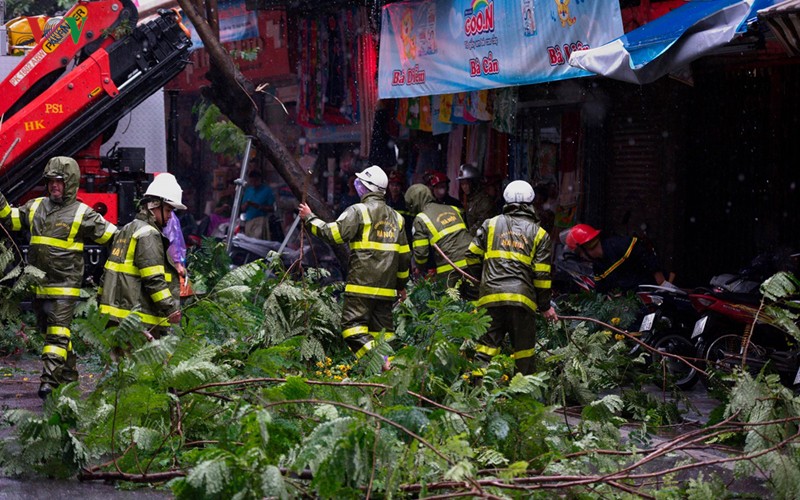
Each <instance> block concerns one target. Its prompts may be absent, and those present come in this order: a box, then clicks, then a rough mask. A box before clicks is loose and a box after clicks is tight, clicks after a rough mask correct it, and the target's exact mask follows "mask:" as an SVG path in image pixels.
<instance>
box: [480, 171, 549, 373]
mask: <svg viewBox="0 0 800 500" xmlns="http://www.w3.org/2000/svg"><path fill="white" fill-rule="evenodd" d="M503 198H504V200H505V202H506V204H505V206H504V207H503V213H502V214H501V215H498V216H496V217H493V218H491V219H489V220H487V221H485V222H484V223H483V225H482V226H481V227H480V229H478V231H477V234H476V235H475V238H474V239H473V240H472V243H470V246H469V254H468V255H469V256H468V261H470V263H472V262H477V261H480V260H482V261H483V272H482V274H481V285H480V298H479V299H478V306H479V307H483V308H485V309H486V312H487V314H488V315H489V317H490V318H491V320H492V322H491V324H490V325H489V329H488V331H487V332H486V334H485V335H483V336H482V337H481V338H480V339H478V342H477V346H476V348H475V350H476V353H477V354H476V357H477V358H478V360H480V361H483V362H486V363H488V362H489V361H490V360H491V358H492V357H494V356H496V355H497V354H499V353H500V345H501V343H502V341H503V338H504V337H505V334H506V333H509V334H510V335H511V345H512V346H513V349H514V353H513V357H514V360H515V363H516V369H517V371H518V372H520V373H522V374H523V375H529V374H531V373H533V371H534V357H533V355H534V348H535V346H536V330H535V319H534V314H535V313H536V312H537V311H541V312H542V314H543V315H544V317H545V318H546V319H548V320H550V321H557V320H558V315H557V314H556V312H555V310H554V309H553V307H552V306H551V305H550V295H551V290H550V286H551V266H550V253H551V245H550V236H549V235H548V234H547V231H545V230H544V229H543V228H542V227H541V226H540V225H539V218H538V217H537V216H536V213H535V212H534V210H533V198H534V193H533V188H532V187H531V185H530V184H528V183H527V182H525V181H513V182H511V183H510V184H509V185H508V186H507V187H506V189H505V191H504V192H503ZM475 374H476V375H482V374H483V372H482V371H481V370H478V371H476V373H475Z"/></svg>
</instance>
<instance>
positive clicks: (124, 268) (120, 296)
mask: <svg viewBox="0 0 800 500" xmlns="http://www.w3.org/2000/svg"><path fill="white" fill-rule="evenodd" d="M181 197H182V190H181V187H180V186H179V185H178V181H177V180H175V176H173V175H172V174H167V173H163V174H157V175H156V178H155V179H153V182H151V183H150V185H149V186H148V187H147V190H146V191H145V193H144V197H143V198H142V200H141V202H140V205H139V213H138V214H136V218H135V219H134V220H133V221H131V222H130V223H128V224H127V225H126V226H125V227H123V228H122V229H121V230H120V232H119V234H118V235H117V237H116V238H114V244H113V245H112V247H111V252H110V253H109V256H108V260H107V261H106V266H105V272H104V273H103V289H102V291H101V294H100V312H101V313H103V314H108V315H109V317H110V319H111V321H112V323H119V322H120V321H122V320H123V319H124V318H126V317H127V316H128V315H129V314H136V315H138V316H139V317H140V318H141V320H142V325H143V326H144V328H146V331H145V332H144V334H145V337H147V339H148V340H152V338H159V337H160V336H161V335H162V334H164V333H166V332H168V331H169V325H170V323H178V322H180V320H181V311H180V281H179V279H178V271H177V270H176V268H175V263H174V262H172V261H171V260H170V258H169V255H168V254H167V248H169V241H168V240H167V238H166V237H165V236H164V235H163V234H162V232H161V231H162V230H163V229H164V227H165V226H166V225H167V222H169V219H170V217H173V213H172V212H173V211H174V210H176V209H177V210H185V209H186V207H185V206H184V205H183V204H182V203H181Z"/></svg>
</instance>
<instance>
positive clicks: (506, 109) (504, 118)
mask: <svg viewBox="0 0 800 500" xmlns="http://www.w3.org/2000/svg"><path fill="white" fill-rule="evenodd" d="M518 89H519V87H505V88H502V89H496V90H493V91H492V92H493V93H494V97H493V99H492V114H493V117H492V127H493V128H494V129H495V130H498V131H500V132H503V133H506V134H513V133H514V128H515V127H516V118H517V100H518V95H519V90H518Z"/></svg>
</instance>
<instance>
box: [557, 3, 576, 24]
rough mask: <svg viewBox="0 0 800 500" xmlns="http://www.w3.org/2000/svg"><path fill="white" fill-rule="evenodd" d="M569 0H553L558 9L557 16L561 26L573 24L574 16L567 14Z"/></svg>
mask: <svg viewBox="0 0 800 500" xmlns="http://www.w3.org/2000/svg"><path fill="white" fill-rule="evenodd" d="M569 1H570V0H555V2H556V8H557V9H558V18H559V19H560V20H561V27H562V28H566V27H567V26H572V25H573V24H575V17H574V16H573V17H570V15H569Z"/></svg>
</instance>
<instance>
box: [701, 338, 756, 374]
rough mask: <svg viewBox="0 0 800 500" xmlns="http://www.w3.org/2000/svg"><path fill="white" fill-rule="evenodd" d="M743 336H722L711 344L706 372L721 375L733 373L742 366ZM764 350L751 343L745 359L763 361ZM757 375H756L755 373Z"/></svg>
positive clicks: (706, 359) (707, 351) (708, 350)
mask: <svg viewBox="0 0 800 500" xmlns="http://www.w3.org/2000/svg"><path fill="white" fill-rule="evenodd" d="M741 351H742V336H741V335H734V334H728V335H722V336H721V337H719V338H717V339H715V340H714V341H713V342H711V344H709V346H708V349H706V353H705V361H706V368H705V369H706V371H714V372H717V373H721V374H728V373H731V372H733V370H734V368H736V367H737V366H738V367H741V366H742V352H741ZM763 357H764V349H763V348H761V347H760V346H758V345H756V344H754V343H752V342H751V343H750V344H749V345H748V348H747V354H746V356H745V359H748V360H758V359H763ZM753 375H756V373H753Z"/></svg>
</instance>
